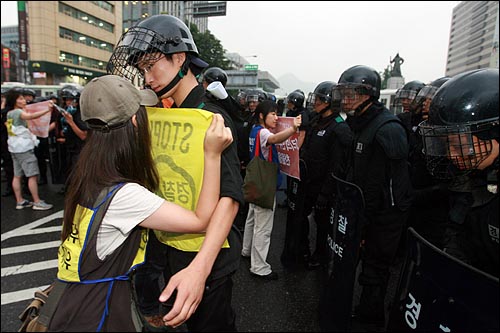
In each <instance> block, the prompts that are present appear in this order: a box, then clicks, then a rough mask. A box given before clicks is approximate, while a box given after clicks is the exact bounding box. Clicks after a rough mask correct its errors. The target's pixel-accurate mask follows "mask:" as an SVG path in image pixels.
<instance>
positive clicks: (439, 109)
mask: <svg viewBox="0 0 500 333" xmlns="http://www.w3.org/2000/svg"><path fill="white" fill-rule="evenodd" d="M498 79H499V77H498V69H492V68H487V69H476V70H472V71H468V72H465V73H462V74H459V75H457V76H455V77H453V78H452V79H449V80H448V81H447V82H446V83H445V84H443V85H442V86H441V88H439V89H438V90H437V92H436V94H435V95H434V98H433V99H432V101H431V105H430V109H429V119H428V120H427V121H424V122H422V123H421V124H420V125H419V128H420V134H421V135H422V139H423V143H424V151H425V155H426V159H427V168H428V169H429V171H430V172H431V173H432V174H433V175H434V176H436V177H437V178H452V177H454V176H457V175H461V174H466V173H468V172H470V171H472V170H474V169H476V168H477V166H478V165H479V164H480V163H481V162H482V161H483V160H484V159H486V158H487V157H488V156H489V154H490V153H491V150H492V144H491V140H496V141H498V139H499V126H498V98H499V96H498ZM474 137H476V138H477V139H479V140H481V141H479V142H478V140H477V139H475V138H474ZM449 161H451V162H453V163H452V164H450V163H449Z"/></svg>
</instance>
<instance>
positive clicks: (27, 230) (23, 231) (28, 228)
mask: <svg viewBox="0 0 500 333" xmlns="http://www.w3.org/2000/svg"><path fill="white" fill-rule="evenodd" d="M63 212H64V211H63V210H60V211H58V212H56V213H54V214H52V215H49V216H45V217H43V218H41V219H39V220H36V221H35V222H31V223H28V224H25V225H23V226H21V227H19V228H16V229H14V230H11V231H8V232H5V233H3V234H2V242H3V241H4V240H6V239H9V238H13V237H20V236H28V235H34V234H38V233H39V232H38V231H37V230H43V231H42V232H52V231H58V230H61V226H58V227H47V228H40V229H36V228H37V227H38V226H41V225H43V224H45V223H47V222H51V221H53V220H56V219H59V218H62V217H63ZM57 228H58V229H57Z"/></svg>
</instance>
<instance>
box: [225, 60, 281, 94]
mask: <svg viewBox="0 0 500 333" xmlns="http://www.w3.org/2000/svg"><path fill="white" fill-rule="evenodd" d="M224 56H225V57H226V59H228V60H229V66H230V67H231V68H232V69H231V70H227V71H226V73H227V76H228V79H227V85H226V88H227V89H228V90H245V89H251V88H261V89H262V90H264V91H266V92H270V93H274V92H275V90H276V89H279V87H280V84H279V82H278V80H276V79H275V78H274V77H273V76H272V75H271V73H269V72H267V71H262V70H260V69H259V65H258V64H255V63H250V62H249V61H248V59H247V58H257V57H258V55H247V56H242V55H240V54H239V53H237V52H228V53H226V54H225V55H224Z"/></svg>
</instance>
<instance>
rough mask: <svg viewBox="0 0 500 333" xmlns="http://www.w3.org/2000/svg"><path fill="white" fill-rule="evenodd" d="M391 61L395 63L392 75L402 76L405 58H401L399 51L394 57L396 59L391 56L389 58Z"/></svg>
mask: <svg viewBox="0 0 500 333" xmlns="http://www.w3.org/2000/svg"><path fill="white" fill-rule="evenodd" d="M389 61H390V63H391V64H392V63H394V66H393V67H392V70H391V77H401V76H402V75H401V64H402V63H404V62H405V60H404V59H403V58H401V57H400V56H399V52H398V54H396V56H395V57H394V59H392V60H391V58H389Z"/></svg>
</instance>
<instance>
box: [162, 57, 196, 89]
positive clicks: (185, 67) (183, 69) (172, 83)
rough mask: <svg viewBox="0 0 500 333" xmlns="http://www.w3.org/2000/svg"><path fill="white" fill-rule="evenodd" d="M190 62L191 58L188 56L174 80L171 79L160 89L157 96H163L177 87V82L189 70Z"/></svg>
mask: <svg viewBox="0 0 500 333" xmlns="http://www.w3.org/2000/svg"><path fill="white" fill-rule="evenodd" d="M189 63H190V60H189V57H186V60H184V63H183V64H182V67H181V69H179V72H178V73H177V75H176V76H175V77H174V78H173V80H172V81H170V83H169V84H167V85H166V86H165V87H164V88H163V89H162V90H160V91H158V92H157V93H156V96H158V97H159V98H161V96H163V95H165V94H166V93H167V92H169V91H170V90H171V89H172V88H173V87H175V85H176V84H177V83H179V81H180V80H181V79H182V78H183V77H184V76H186V74H187V72H188V70H189Z"/></svg>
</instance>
